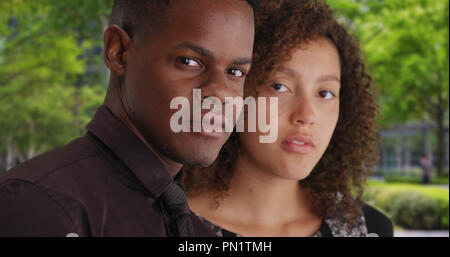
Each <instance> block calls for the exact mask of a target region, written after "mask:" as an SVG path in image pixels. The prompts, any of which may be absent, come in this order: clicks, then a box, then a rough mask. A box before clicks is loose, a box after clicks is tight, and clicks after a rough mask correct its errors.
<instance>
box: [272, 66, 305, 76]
mask: <svg viewBox="0 0 450 257" xmlns="http://www.w3.org/2000/svg"><path fill="white" fill-rule="evenodd" d="M277 71H278V72H282V73H285V74H286V75H288V76H290V77H292V78H296V79H298V78H300V75H299V74H298V73H297V72H296V71H295V70H293V69H291V68H287V67H280V68H278V69H277Z"/></svg>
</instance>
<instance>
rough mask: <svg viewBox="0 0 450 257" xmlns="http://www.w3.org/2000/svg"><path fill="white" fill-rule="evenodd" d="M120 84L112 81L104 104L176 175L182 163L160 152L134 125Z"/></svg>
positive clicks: (172, 174)
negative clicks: (121, 93)
mask: <svg viewBox="0 0 450 257" xmlns="http://www.w3.org/2000/svg"><path fill="white" fill-rule="evenodd" d="M119 90H120V89H119V87H118V85H114V83H113V82H110V85H109V88H108V91H107V93H106V97H105V101H104V104H105V105H106V106H107V107H108V108H109V109H110V111H111V112H112V113H113V114H114V116H115V117H116V118H117V119H119V120H120V121H121V122H122V123H123V124H124V125H125V126H126V127H127V128H128V129H129V130H131V132H133V134H135V135H136V136H137V137H138V138H139V140H141V142H142V143H144V144H145V145H146V146H147V148H148V149H149V150H150V151H151V152H152V153H153V154H154V155H155V156H156V158H158V159H159V160H160V161H161V163H162V164H163V166H164V167H165V168H166V170H167V171H168V172H169V174H170V175H171V176H172V178H173V177H175V176H176V175H177V174H178V172H179V171H180V170H181V168H182V167H183V165H182V164H180V163H177V162H175V161H173V160H171V159H169V158H167V157H166V156H164V155H163V154H161V153H159V151H157V150H156V149H155V148H154V147H153V146H152V145H151V144H150V143H149V142H148V141H147V140H146V139H145V137H144V136H143V135H142V133H141V132H140V131H139V129H138V128H137V127H136V126H135V125H134V123H133V122H132V121H131V120H130V118H129V117H128V114H127V112H126V110H125V107H124V106H123V102H122V98H121V97H120V92H119Z"/></svg>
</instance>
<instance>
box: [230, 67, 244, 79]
mask: <svg viewBox="0 0 450 257" xmlns="http://www.w3.org/2000/svg"><path fill="white" fill-rule="evenodd" d="M228 74H230V75H233V76H235V77H238V78H242V77H244V76H245V72H243V71H242V70H240V69H229V70H228Z"/></svg>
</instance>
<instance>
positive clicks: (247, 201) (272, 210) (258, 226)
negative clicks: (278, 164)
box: [193, 154, 321, 236]
mask: <svg viewBox="0 0 450 257" xmlns="http://www.w3.org/2000/svg"><path fill="white" fill-rule="evenodd" d="M229 186H230V189H229V190H228V191H227V196H226V197H224V198H223V199H222V201H221V202H220V205H219V207H218V208H217V209H215V210H212V209H211V208H210V207H209V206H210V205H209V204H207V202H209V203H210V202H211V200H212V199H211V198H212V197H211V196H212V195H214V194H212V193H211V192H208V193H205V194H203V196H204V197H206V198H210V199H209V201H207V200H206V199H205V198H204V197H199V198H197V199H195V201H193V202H195V203H194V205H195V206H194V211H196V209H197V210H198V211H199V214H200V215H202V216H203V217H205V218H206V219H208V220H210V221H211V222H213V223H216V224H217V225H219V226H221V227H223V228H225V229H228V230H230V231H233V232H236V233H241V234H243V235H248V236H260V235H261V234H262V233H263V234H266V233H264V231H266V232H267V235H273V236H275V235H283V236H286V235H310V234H311V232H313V233H312V234H314V232H315V231H316V230H317V229H318V227H320V224H321V219H320V218H318V217H316V216H315V215H314V214H312V212H311V211H310V208H309V205H308V204H307V200H306V197H305V195H306V192H305V191H304V190H302V189H301V187H300V185H299V183H298V181H295V180H289V179H284V178H280V177H277V176H276V175H274V173H272V172H270V170H266V169H264V168H262V167H259V166H257V165H255V163H254V162H252V161H251V159H250V158H246V157H245V155H242V154H240V155H239V158H238V160H237V161H236V163H235V165H234V168H233V178H232V179H231V181H230V185H229ZM202 202H203V203H202ZM207 205H208V207H209V208H208V207H206V206H207ZM199 206H203V208H200V207H199ZM302 229H305V231H301V230H302ZM246 233H247V234H246Z"/></svg>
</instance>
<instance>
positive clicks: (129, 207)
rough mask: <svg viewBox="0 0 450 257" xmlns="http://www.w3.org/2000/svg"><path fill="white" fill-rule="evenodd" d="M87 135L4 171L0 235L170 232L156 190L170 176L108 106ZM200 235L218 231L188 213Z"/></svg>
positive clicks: (0, 188) (0, 181) (0, 183)
mask: <svg viewBox="0 0 450 257" xmlns="http://www.w3.org/2000/svg"><path fill="white" fill-rule="evenodd" d="M86 128H87V129H88V132H87V134H86V135H85V136H84V137H81V138H79V139H76V140H74V141H72V142H71V143H69V144H68V145H66V146H64V147H62V148H59V149H56V150H53V151H50V152H48V153H45V154H42V155H40V156H37V157H35V158H33V159H31V160H29V161H27V162H25V163H23V164H21V165H19V166H17V167H15V168H13V169H11V170H10V171H8V172H6V173H5V174H2V175H1V176H0V236H67V235H75V236H77V235H78V236H170V235H172V227H171V224H172V223H171V221H170V218H169V216H168V215H167V213H166V211H165V210H164V206H163V205H162V203H161V201H160V200H158V197H159V196H160V194H161V193H162V192H163V190H164V189H165V187H166V186H167V185H168V184H169V183H170V182H171V181H175V182H177V183H179V184H180V185H182V179H183V178H182V177H183V174H182V172H183V171H180V172H179V173H178V174H177V176H176V177H175V178H174V179H172V178H171V176H170V175H169V172H168V171H167V170H166V169H165V168H164V167H163V165H162V164H161V162H160V161H159V160H158V159H157V158H156V157H155V155H154V154H153V153H152V152H151V151H150V150H149V149H148V148H147V147H146V146H145V145H144V144H143V143H142V142H141V141H140V140H139V139H138V138H137V137H136V136H135V135H134V134H133V133H132V132H131V131H130V130H129V129H128V128H127V127H125V126H124V125H123V124H122V123H121V122H120V121H119V120H117V119H116V118H115V117H114V116H113V114H112V113H111V112H110V111H109V109H108V108H107V107H106V106H101V107H100V108H99V109H98V110H97V112H96V114H95V116H94V118H93V119H92V121H91V122H90V123H89V124H88V125H87V127H86ZM191 220H192V223H193V225H194V229H195V235H196V236H215V234H214V232H213V231H212V230H211V229H210V228H209V227H208V226H207V225H206V224H205V223H203V222H202V221H200V220H199V219H198V217H196V215H194V214H192V215H191Z"/></svg>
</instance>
